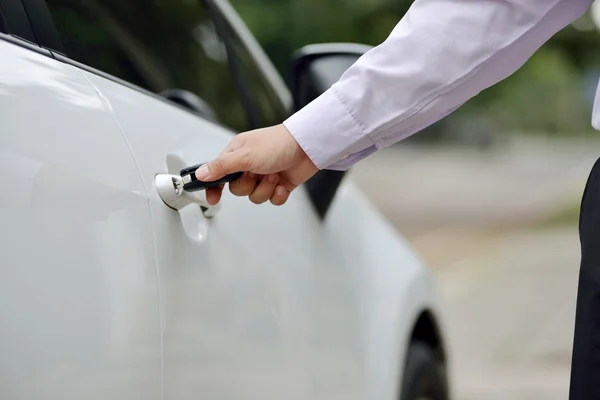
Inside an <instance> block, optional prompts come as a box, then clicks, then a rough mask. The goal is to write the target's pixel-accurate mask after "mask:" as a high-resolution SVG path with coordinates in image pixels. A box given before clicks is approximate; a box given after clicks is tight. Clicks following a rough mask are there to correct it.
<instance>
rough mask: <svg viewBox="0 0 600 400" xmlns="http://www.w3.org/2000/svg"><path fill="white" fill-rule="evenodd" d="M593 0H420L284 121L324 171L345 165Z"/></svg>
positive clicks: (422, 120)
mask: <svg viewBox="0 0 600 400" xmlns="http://www.w3.org/2000/svg"><path fill="white" fill-rule="evenodd" d="M591 3H592V0H477V1H471V0H417V1H415V3H414V4H413V6H412V7H411V9H410V10H409V12H408V13H407V14H406V16H405V17H404V18H403V19H402V21H401V22H400V23H399V24H398V25H397V26H396V28H395V29H394V31H393V32H392V34H391V35H390V36H389V37H388V39H387V40H386V41H385V42H384V43H383V44H381V45H380V46H378V47H376V48H374V49H373V50H371V51H370V52H368V53H367V54H365V55H364V56H363V57H362V58H361V59H360V60H359V61H358V62H357V63H356V64H355V65H353V66H352V67H351V68H350V69H349V70H348V71H347V72H346V73H345V74H344V76H343V77H342V78H341V79H340V81H339V82H337V83H336V84H335V85H334V86H333V87H332V88H331V89H330V90H328V91H327V92H326V93H325V94H323V95H322V96H321V97H319V98H318V99H317V100H315V101H314V102H312V103H311V104H309V105H308V106H307V107H305V108H304V109H303V110H300V111H299V112H298V113H296V114H295V115H293V116H292V117H290V118H289V119H288V120H287V121H285V123H284V124H285V126H286V127H287V128H288V130H289V131H290V132H291V133H292V135H293V136H294V138H295V139H296V140H297V141H298V143H299V144H300V145H301V146H302V148H303V149H304V150H305V152H306V153H307V154H308V156H309V157H310V158H311V160H312V161H313V162H314V163H315V165H317V167H319V168H321V169H325V168H330V169H347V168H349V167H350V166H351V165H353V164H354V163H356V162H357V161H359V160H360V159H362V158H364V157H366V156H367V155H369V154H371V153H373V152H375V151H377V150H378V149H381V148H384V147H387V146H389V145H391V144H393V143H395V142H397V141H399V140H402V139H404V138H406V137H408V136H410V135H412V134H413V133H415V132H418V131H420V130H422V129H424V128H425V127H427V126H429V125H431V124H432V123H434V122H436V121H438V120H439V119H441V118H443V117H444V116H446V115H448V114H449V113H451V112H452V111H454V110H455V109H456V108H458V107H460V106H461V105H462V104H464V103H465V102H466V101H468V100H469V99H470V98H472V97H473V96H475V95H477V94H478V93H479V92H481V91H482V90H484V89H486V88H488V87H489V86H492V85H493V84H495V83H497V82H499V81H501V80H502V79H504V78H506V77H508V76H509V75H511V74H512V73H513V72H515V71H516V70H517V69H518V68H520V67H521V66H522V65H523V64H524V63H525V62H526V61H527V59H529V58H530V57H531V55H532V54H533V53H534V52H535V51H536V50H537V49H538V48H539V47H540V46H541V45H542V44H543V43H545V42H546V41H547V40H548V39H549V38H550V37H551V36H552V35H554V34H555V33H556V32H557V31H559V30H561V29H562V28H564V27H565V26H566V25H568V24H569V23H571V22H572V21H573V20H575V19H576V18H578V17H579V16H581V15H582V14H583V13H584V12H585V11H586V10H587V9H588V8H589V7H590V5H591Z"/></svg>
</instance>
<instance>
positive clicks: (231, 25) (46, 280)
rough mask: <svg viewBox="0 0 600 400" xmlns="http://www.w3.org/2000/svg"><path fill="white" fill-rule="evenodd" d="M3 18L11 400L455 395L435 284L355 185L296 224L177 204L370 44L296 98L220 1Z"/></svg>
mask: <svg viewBox="0 0 600 400" xmlns="http://www.w3.org/2000/svg"><path fill="white" fill-rule="evenodd" d="M0 10H1V13H0V30H1V31H2V33H0V183H1V187H3V188H4V189H3V190H2V192H3V193H2V195H1V196H0V202H1V206H0V216H1V217H0V221H1V225H0V237H1V242H0V243H1V252H0V398H1V399H3V400H17V399H19V400H20V399H24V400H25V399H26V400H35V399H61V400H64V399H77V400H81V399H111V400H132V399H144V400H149V399H165V400H174V399H208V400H213V399H215V400H220V399H242V400H244V399H248V400H250V399H252V400H254V399H261V400H265V399H268V400H270V399H286V400H293V399H298V400H307V399H311V400H315V399H345V400H349V399H387V400H397V399H401V400H415V399H429V400H446V399H447V398H448V384H447V370H448V368H447V367H446V366H447V363H448V359H447V350H446V348H445V344H444V336H443V332H444V328H443V326H444V324H443V321H442V320H441V319H440V312H439V307H438V299H437V292H436V289H435V285H434V282H433V280H432V277H431V274H430V272H429V271H428V270H427V268H426V267H425V266H424V265H423V263H422V262H421V261H420V259H419V258H418V256H416V255H415V253H414V252H413V251H412V250H411V249H410V247H409V246H408V245H407V243H406V242H405V240H404V239H403V238H402V237H401V236H400V235H399V234H398V233H397V232H396V231H395V230H394V229H393V228H392V227H391V226H390V224H389V223H388V222H387V221H386V220H385V219H384V218H383V217H382V216H381V215H379V214H378V213H377V212H376V211H375V209H374V207H373V205H372V204H371V203H369V202H368V201H367V200H366V199H365V198H364V197H363V195H362V194H361V193H360V192H359V191H358V190H357V188H356V187H355V186H354V185H353V184H352V182H351V181H350V180H348V179H346V180H344V181H343V182H342V179H341V178H342V177H343V174H342V173H339V172H332V171H322V172H321V173H319V174H318V175H317V176H316V177H315V178H314V179H312V180H311V181H310V182H309V183H308V184H307V185H305V186H304V187H302V188H300V189H299V190H297V191H296V192H294V194H293V195H292V196H291V198H290V201H289V202H288V204H286V205H285V206H283V207H274V206H271V205H270V204H269V205H267V204H265V205H260V206H259V205H255V204H252V203H251V202H250V201H248V199H245V198H237V197H234V196H232V195H225V196H224V198H223V200H222V202H221V204H220V208H214V207H209V206H208V204H207V203H206V201H205V198H204V197H203V195H202V194H203V193H204V192H202V191H200V192H193V193H192V192H188V191H187V190H186V189H185V188H184V189H182V187H180V186H179V184H180V183H182V182H181V179H182V178H181V176H180V171H181V170H182V169H183V168H185V167H188V166H191V165H194V164H197V163H200V162H203V161H207V160H209V159H211V158H213V157H214V156H215V155H216V154H217V153H218V152H219V151H220V150H222V149H223V147H224V146H225V145H226V144H227V143H228V141H229V140H230V139H231V137H232V135H234V134H235V133H234V132H239V131H240V130H247V129H251V128H254V127H259V126H266V125H271V124H275V123H278V122H281V121H282V120H283V119H284V118H285V117H286V116H287V115H289V114H290V113H291V112H293V110H294V109H297V108H299V107H302V106H303V105H305V104H306V103H308V102H309V101H311V100H312V99H313V98H314V97H315V96H318V95H319V94H320V93H321V92H322V91H323V90H325V88H326V87H327V86H328V85H331V84H332V83H333V82H334V81H335V80H336V79H338V78H339V76H340V75H341V73H342V72H343V71H344V70H345V69H346V68H347V67H348V65H350V64H351V63H352V62H354V61H355V60H356V58H357V57H359V56H360V54H362V52H364V50H365V47H364V46H360V45H350V44H328V45H315V46H308V47H306V48H304V49H302V50H301V51H300V52H299V53H298V54H296V56H295V58H294V61H293V62H292V63H291V65H292V68H291V71H292V74H291V78H290V84H289V86H290V89H288V86H287V85H286V84H285V83H284V81H283V80H282V78H281V77H280V76H278V74H277V72H276V70H275V69H274V67H273V66H272V64H271V63H270V61H269V59H268V58H267V57H266V56H265V54H264V53H263V51H262V50H261V48H260V47H259V45H258V44H257V42H256V41H255V39H254V38H253V37H252V35H251V34H250V33H249V31H248V29H247V28H246V26H245V25H244V24H243V23H242V21H241V19H240V18H239V16H238V15H237V14H236V13H235V11H234V10H233V8H232V6H231V5H230V4H229V3H227V2H226V1H224V0H218V1H217V0H204V1H203V0H129V1H125V0H47V1H45V0H0ZM282 34H285V32H284V33H282ZM340 183H341V184H340ZM169 185H170V186H169ZM184 206H185V207H184Z"/></svg>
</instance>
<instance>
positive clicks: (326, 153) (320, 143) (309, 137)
mask: <svg viewBox="0 0 600 400" xmlns="http://www.w3.org/2000/svg"><path fill="white" fill-rule="evenodd" d="M283 124H284V125H285V127H286V128H287V129H288V131H290V133H291V134H292V136H293V137H294V139H295V140H296V141H297V142H298V144H299V145H300V147H302V149H303V150H304V152H305V153H306V154H307V155H308V157H309V158H310V159H311V161H312V162H313V163H314V164H315V165H316V166H317V168H319V169H327V168H328V167H329V166H330V165H332V164H334V163H338V162H339V161H341V160H343V159H345V158H348V157H349V156H351V155H352V154H355V153H359V152H361V151H363V150H365V149H367V148H369V147H372V146H373V145H374V143H373V141H372V140H371V138H370V137H369V136H368V135H366V134H365V133H364V130H363V129H362V127H361V125H360V122H359V121H357V120H356V119H355V118H354V117H353V116H352V114H351V111H350V110H349V108H348V107H347V106H346V105H345V104H344V102H343V100H342V99H341V98H340V97H339V96H338V95H337V93H335V91H334V89H329V90H328V91H326V92H325V93H323V94H322V95H321V96H319V97H318V98H316V99H315V100H314V101H312V102H311V103H310V104H308V105H307V106H306V107H304V108H303V109H302V110H300V111H298V112H297V113H295V114H294V115H292V116H291V117H290V118H288V119H287V120H286V121H285V122H284V123H283Z"/></svg>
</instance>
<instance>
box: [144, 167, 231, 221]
mask: <svg viewBox="0 0 600 400" xmlns="http://www.w3.org/2000/svg"><path fill="white" fill-rule="evenodd" d="M154 183H155V184H156V190H157V191H158V195H159V196H160V198H161V200H162V201H163V202H164V203H165V204H166V205H167V206H168V207H170V208H172V209H173V210H175V211H179V210H181V209H182V208H184V207H187V206H189V205H190V204H198V205H199V206H200V208H202V211H203V213H204V216H206V217H208V218H212V217H214V216H215V214H216V213H217V211H218V210H219V208H220V205H219V204H217V205H215V206H213V205H210V204H208V201H207V200H206V191H204V190H202V191H198V192H188V191H186V190H184V189H183V186H184V182H183V178H182V177H181V176H178V175H170V174H158V175H156V176H155V177H154Z"/></svg>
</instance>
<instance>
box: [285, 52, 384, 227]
mask: <svg viewBox="0 0 600 400" xmlns="http://www.w3.org/2000/svg"><path fill="white" fill-rule="evenodd" d="M370 49H372V47H371V46H367V45H362V44H354V43H324V44H312V45H308V46H305V47H303V48H301V49H300V50H298V51H296V52H295V53H294V55H293V58H292V62H291V65H290V72H289V86H290V90H291V92H292V96H293V100H294V111H298V110H300V109H302V108H303V107H304V106H306V105H307V104H308V103H310V102H311V101H313V100H314V99H316V98H317V97H319V96H320V95H321V94H323V93H324V92H325V91H327V89H329V88H330V87H331V86H332V85H333V84H334V83H336V82H337V81H338V80H339V79H340V78H341V77H342V75H343V74H344V72H346V70H347V69H348V68H350V67H351V66H352V64H354V63H355V62H356V61H357V60H358V59H359V58H360V57H361V56H362V55H363V54H365V53H366V52H367V51H369V50H370ZM324 112H327V110H324ZM344 176H345V171H331V170H322V171H319V172H318V173H317V174H315V176H313V177H312V178H311V179H310V180H309V181H308V182H306V184H305V185H306V187H307V189H308V193H309V196H310V199H311V201H312V204H313V206H314V207H315V210H316V211H317V213H318V215H319V217H320V218H322V219H323V218H325V216H326V215H327V211H328V210H329V207H330V206H331V203H332V202H333V200H334V198H335V194H336V192H337V190H338V188H339V187H340V184H341V183H342V180H343V178H344Z"/></svg>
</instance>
